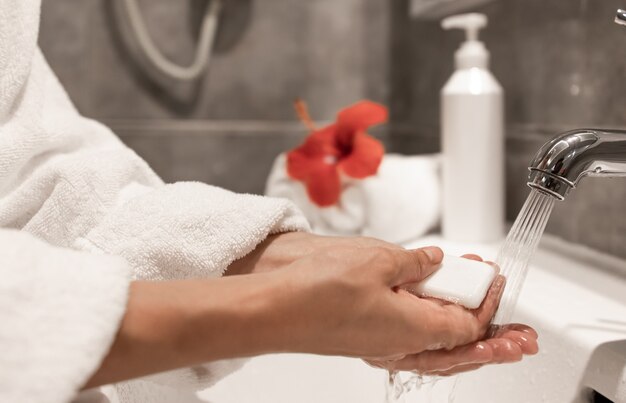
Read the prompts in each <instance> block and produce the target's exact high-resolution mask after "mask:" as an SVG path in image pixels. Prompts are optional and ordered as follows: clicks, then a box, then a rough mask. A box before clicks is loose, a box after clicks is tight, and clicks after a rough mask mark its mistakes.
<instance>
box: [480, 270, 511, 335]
mask: <svg viewBox="0 0 626 403" xmlns="http://www.w3.org/2000/svg"><path fill="white" fill-rule="evenodd" d="M505 284H506V279H505V278H504V276H501V275H498V276H496V278H495V279H494V280H493V283H492V284H491V287H490V288H489V291H488V292H487V296H486V297H485V299H484V300H483V303H482V304H481V305H480V306H479V307H478V308H477V309H476V310H475V315H476V318H477V319H478V321H479V322H480V323H482V324H485V325H486V324H487V323H489V322H490V321H491V318H493V315H495V313H496V311H497V310H498V305H499V304H500V298H501V297H502V293H503V292H504V286H505Z"/></svg>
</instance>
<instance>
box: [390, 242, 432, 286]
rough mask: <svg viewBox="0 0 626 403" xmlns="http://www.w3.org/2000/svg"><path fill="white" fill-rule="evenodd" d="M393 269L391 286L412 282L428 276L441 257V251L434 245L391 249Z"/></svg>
mask: <svg viewBox="0 0 626 403" xmlns="http://www.w3.org/2000/svg"><path fill="white" fill-rule="evenodd" d="M392 253H394V255H395V266H396V267H395V270H394V276H393V278H392V282H393V284H392V286H394V287H395V286H400V285H403V284H408V283H414V282H416V281H420V280H423V279H425V278H426V277H428V276H430V275H431V274H432V273H433V272H435V271H436V270H437V268H438V267H439V264H440V263H441V260H442V259H443V251H442V250H441V249H440V248H438V247H436V246H429V247H426V248H420V249H412V250H397V251H393V252H392Z"/></svg>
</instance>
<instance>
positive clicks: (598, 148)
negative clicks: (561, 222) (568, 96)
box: [528, 129, 626, 200]
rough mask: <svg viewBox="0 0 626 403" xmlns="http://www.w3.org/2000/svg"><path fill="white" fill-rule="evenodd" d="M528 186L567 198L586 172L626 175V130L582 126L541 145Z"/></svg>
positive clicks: (588, 173) (558, 197)
mask: <svg viewBox="0 0 626 403" xmlns="http://www.w3.org/2000/svg"><path fill="white" fill-rule="evenodd" d="M528 169H529V170H530V174H529V176H528V186H530V187H532V188H534V189H537V190H538V191H540V192H542V193H545V194H549V195H550V196H553V197H555V198H557V199H558V200H564V199H565V196H567V194H568V193H569V191H570V190H571V189H574V188H576V186H578V183H579V182H580V180H581V179H582V178H584V177H585V176H604V177H613V176H626V131H622V130H601V129H578V130H572V131H569V132H566V133H563V134H561V135H559V136H557V137H555V138H554V139H552V140H550V141H548V142H547V143H546V144H544V145H543V147H541V149H539V152H538V153H537V155H536V156H535V158H534V159H533V161H532V162H531V164H530V167H529V168H528Z"/></svg>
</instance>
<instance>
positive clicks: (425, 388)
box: [386, 189, 556, 403]
mask: <svg viewBox="0 0 626 403" xmlns="http://www.w3.org/2000/svg"><path fill="white" fill-rule="evenodd" d="M555 200H556V199H555V198H554V197H552V196H549V195H546V194H543V193H541V192H539V191H537V190H535V189H533V190H532V191H531V192H530V195H529V196H528V198H527V199H526V202H525V203H524V206H523V207H522V209H521V211H520V213H519V214H518V215H517V218H516V219H515V222H514V223H513V226H512V227H511V230H510V231H509V234H508V235H507V237H506V239H505V241H504V243H503V244H502V247H501V248H500V251H499V252H498V257H497V258H496V263H497V264H498V265H499V266H500V274H502V275H504V277H506V281H507V282H506V287H505V289H504V294H503V295H502V299H501V300H500V307H499V309H498V311H497V312H496V315H495V317H494V319H493V321H492V322H493V324H494V325H503V324H506V323H509V322H510V320H511V317H512V316H513V312H514V311H515V305H516V304H517V299H518V298H519V294H520V291H521V290H522V285H523V284H524V280H525V279H526V274H527V273H528V264H529V263H530V260H531V258H532V257H533V255H534V254H535V251H536V250H537V246H538V245H539V240H540V239H541V236H542V235H543V231H544V230H545V228H546V224H547V223H548V219H549V218H550V214H551V213H552V209H553V207H554V202H555ZM457 379H458V377H457V378H456V379H455V381H454V383H453V384H452V387H451V389H450V391H449V395H448V402H449V403H451V402H452V401H453V400H454V389H455V387H456V384H457ZM437 380H438V378H437V377H422V376H419V375H416V374H412V373H398V372H390V373H389V382H388V385H387V394H386V395H387V403H411V402H409V401H408V400H407V399H408V397H409V396H410V395H413V393H411V392H412V391H418V392H419V396H420V397H421V399H422V400H419V401H420V402H421V403H427V402H431V401H433V400H432V393H433V388H434V386H435V384H436V383H437ZM423 399H426V400H423ZM414 401H415V402H418V400H414Z"/></svg>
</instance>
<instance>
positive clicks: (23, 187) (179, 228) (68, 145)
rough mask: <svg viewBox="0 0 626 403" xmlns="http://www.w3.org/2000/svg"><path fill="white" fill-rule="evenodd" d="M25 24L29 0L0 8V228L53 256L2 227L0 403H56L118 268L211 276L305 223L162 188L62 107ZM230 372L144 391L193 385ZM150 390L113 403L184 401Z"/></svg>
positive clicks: (31, 17)
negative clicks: (270, 238) (25, 235)
mask: <svg viewBox="0 0 626 403" xmlns="http://www.w3.org/2000/svg"><path fill="white" fill-rule="evenodd" d="M38 17H39V1H36V0H29V1H14V0H0V19H1V20H2V22H3V23H2V24H0V227H2V228H13V229H18V230H21V231H22V232H28V233H30V234H31V235H35V236H36V237H38V238H40V239H42V240H45V241H46V242H47V243H48V244H52V245H56V246H60V247H64V248H65V249H56V248H51V247H49V246H48V247H46V246H44V245H42V244H41V243H37V242H34V243H32V242H33V241H32V239H30V238H28V239H26V238H22V237H21V236H20V235H19V234H16V233H15V232H13V231H10V232H7V233H6V235H4V234H3V237H1V238H0V245H1V249H0V253H4V255H2V254H0V273H1V274H0V275H1V277H2V281H1V282H0V283H2V284H1V285H0V287H3V288H2V290H3V291H4V290H6V294H4V293H1V292H0V294H1V295H0V323H2V326H1V330H0V356H1V357H0V366H1V368H0V371H1V372H0V401H1V402H5V401H6V402H18V401H19V402H22V401H29V402H51V403H53V402H54V403H64V402H67V401H68V399H69V398H70V396H71V394H72V393H74V392H75V391H76V390H77V389H78V388H79V386H80V385H82V384H84V382H85V381H86V380H87V379H88V378H89V376H90V375H91V373H92V372H93V371H94V370H95V369H96V368H97V367H98V365H99V364H100V362H101V360H102V359H103V357H104V355H105V354H106V352H107V349H108V347H109V345H110V343H111V342H112V339H113V337H114V335H115V332H116V330H117V327H118V325H119V320H120V318H121V316H122V314H123V309H122V308H123V307H124V304H125V298H126V289H127V287H128V283H129V281H130V277H131V275H129V273H128V270H126V267H127V265H128V266H130V270H131V271H132V277H134V278H142V279H173V278H188V277H217V276H220V275H221V274H222V273H223V272H224V270H225V269H226V267H227V266H228V264H229V263H230V262H232V261H233V260H235V259H238V258H240V257H242V256H244V255H245V254H247V253H248V252H249V251H251V250H252V249H253V248H254V247H255V246H256V245H257V244H258V243H259V242H261V241H262V240H263V239H264V238H265V237H266V236H267V235H268V234H270V233H276V232H283V231H291V230H307V229H308V224H307V223H306V220H305V218H304V217H303V216H302V215H301V214H299V213H298V212H297V209H296V208H295V207H294V206H293V205H292V204H290V203H289V202H288V201H286V200H274V199H269V198H264V197H259V196H250V195H236V194H233V193H231V192H227V191H225V190H221V189H217V188H215V187H211V186H207V185H202V184H199V183H186V184H185V183H181V184H174V185H165V184H163V182H162V181H161V180H160V179H159V178H158V177H157V175H155V174H154V172H152V170H151V169H150V168H149V167H148V166H147V164H146V163H145V162H144V161H143V160H141V158H139V157H138V156H137V155H136V154H135V153H134V152H133V151H131V150H130V149H128V148H127V147H125V146H124V145H123V144H122V143H121V142H120V141H119V140H118V139H117V138H116V137H115V136H114V135H113V133H111V131H110V130H109V129H107V128H106V127H104V126H103V125H101V124H99V123H97V122H94V121H92V120H89V119H86V118H84V117H82V116H80V115H79V114H78V112H77V111H76V110H75V108H74V107H73V106H72V104H71V102H70V100H69V99H68V97H67V95H66V93H65V91H64V90H63V88H62V86H61V85H60V83H59V82H58V80H57V79H56V77H55V76H54V74H53V73H52V71H51V70H50V68H49V66H48V65H47V63H46V61H45V59H44V57H43V56H42V54H41V52H40V51H39V50H36V33H37V26H38ZM31 243H32V245H31ZM7 248H8V249H7ZM29 248H30V249H29ZM69 249H81V250H84V251H89V252H91V254H89V255H88V256H86V255H85V254H80V255H76V254H75V252H73V251H71V250H69ZM7 252H10V253H7ZM103 255H117V256H120V257H123V258H124V260H121V259H119V258H111V257H108V256H103ZM122 266H123V267H122ZM46 270H47V271H46ZM106 270H109V271H106ZM105 271H106V273H105ZM52 279H54V281H52ZM92 294H93V295H92ZM11 296H15V297H16V298H12V297H11ZM48 309H50V310H52V311H51V312H47V310H48ZM47 315H50V318H51V319H55V318H56V319H58V320H47V318H46V316H47ZM31 325H32V326H31ZM96 335H97V336H98V337H96ZM26 349H28V350H29V351H25V350H26ZM5 362H6V363H10V365H2V364H3V363H5ZM239 364H240V361H239V360H235V361H230V362H219V363H213V364H210V365H206V366H203V367H200V368H197V369H195V370H192V369H186V370H180V371H174V372H171V373H167V374H164V375H160V376H157V377H152V378H151V381H153V382H154V381H158V382H163V383H164V384H169V385H176V386H182V385H183V384H186V385H191V386H193V387H195V388H200V387H202V385H210V384H211V383H212V382H214V381H215V380H217V379H219V377H221V376H224V375H225V374H226V373H228V371H230V370H231V369H232V368H233V367H235V366H236V365H239ZM21 368H24V369H27V370H20V369H21ZM35 369H36V370H35ZM149 385H150V384H149V383H148V382H146V381H130V382H127V383H125V384H123V385H120V387H119V392H120V393H119V394H117V395H116V396H115V397H114V398H115V399H117V400H118V401H120V402H123V403H126V402H145V401H150V402H155V403H156V402H166V401H172V399H171V397H172V396H174V395H177V394H178V395H181V396H182V395H183V394H191V392H180V393H178V391H175V390H171V391H170V392H165V390H169V389H167V388H166V387H165V386H159V387H156V386H154V387H153V388H151V387H150V386H149ZM107 390H109V391H110V390H111V389H110V388H109V389H107ZM16 396H17V397H19V398H13V397H16Z"/></svg>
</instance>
